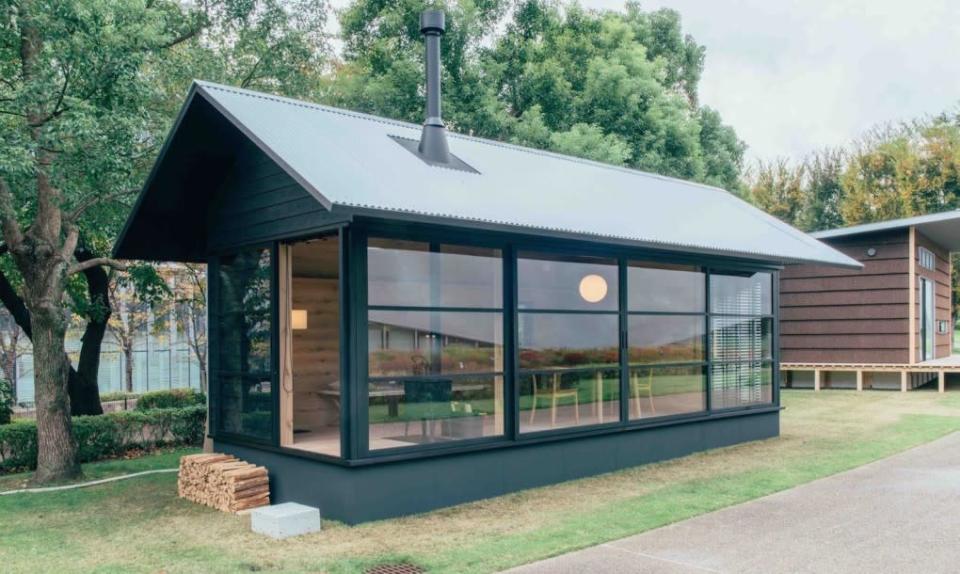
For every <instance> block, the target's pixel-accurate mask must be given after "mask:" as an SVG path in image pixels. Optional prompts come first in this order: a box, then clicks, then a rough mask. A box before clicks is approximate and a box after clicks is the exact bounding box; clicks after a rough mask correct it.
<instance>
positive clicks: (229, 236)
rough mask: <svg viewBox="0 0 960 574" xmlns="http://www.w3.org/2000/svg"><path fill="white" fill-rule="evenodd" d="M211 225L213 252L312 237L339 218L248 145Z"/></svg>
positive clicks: (220, 193)
mask: <svg viewBox="0 0 960 574" xmlns="http://www.w3.org/2000/svg"><path fill="white" fill-rule="evenodd" d="M210 214H211V217H210V219H209V221H208V248H209V249H210V250H212V251H216V250H220V249H224V248H227V247H230V246H234V245H240V244H244V243H255V242H258V241H265V240H269V239H276V238H279V237H288V236H291V235H296V234H297V233H308V232H309V231H310V230H311V229H314V228H317V227H320V226H323V225H325V224H327V223H329V222H331V221H332V220H335V219H337V217H336V216H335V215H334V214H333V213H331V212H330V211H328V210H327V209H326V208H324V206H323V204H321V203H320V202H319V201H318V200H317V199H316V198H315V197H313V195H311V194H310V192H308V191H307V190H305V189H304V188H303V187H301V186H300V184H298V183H297V182H296V181H294V179H293V178H292V177H290V176H289V175H287V174H286V172H284V171H283V169H282V168H281V167H280V166H279V165H277V164H276V163H275V162H274V161H273V160H271V159H270V158H269V157H268V156H267V155H266V154H264V153H263V152H262V151H260V149H259V148H257V147H256V146H255V145H254V144H252V143H250V142H247V143H246V144H245V145H244V147H243V148H242V149H241V150H240V151H239V153H238V155H237V161H236V162H235V163H234V165H233V166H232V167H231V169H230V172H229V174H228V175H227V178H226V180H225V181H224V183H223V185H221V186H220V189H219V190H217V193H216V196H215V198H214V200H213V205H212V207H211V209H210Z"/></svg>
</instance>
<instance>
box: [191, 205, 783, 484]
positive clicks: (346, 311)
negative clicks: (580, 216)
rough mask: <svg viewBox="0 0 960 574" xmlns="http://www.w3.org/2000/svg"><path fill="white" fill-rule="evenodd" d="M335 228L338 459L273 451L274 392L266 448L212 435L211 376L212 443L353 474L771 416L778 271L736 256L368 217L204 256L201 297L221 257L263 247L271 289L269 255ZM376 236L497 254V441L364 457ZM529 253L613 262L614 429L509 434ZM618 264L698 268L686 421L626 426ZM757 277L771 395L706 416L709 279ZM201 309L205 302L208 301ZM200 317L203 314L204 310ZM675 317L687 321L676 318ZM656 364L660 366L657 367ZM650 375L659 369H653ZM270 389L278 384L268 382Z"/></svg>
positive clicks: (214, 388) (623, 309)
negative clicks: (699, 391)
mask: <svg viewBox="0 0 960 574" xmlns="http://www.w3.org/2000/svg"><path fill="white" fill-rule="evenodd" d="M334 229H339V232H340V234H341V243H340V245H341V258H340V264H341V273H340V281H341V290H340V292H341V298H342V304H341V318H340V323H341V342H342V344H341V379H342V381H343V384H345V385H346V386H347V388H346V390H345V392H344V393H343V395H342V397H341V399H342V400H341V444H342V446H341V456H342V458H335V457H331V456H329V455H324V454H321V453H312V452H309V451H303V450H298V449H293V448H289V447H281V446H280V445H279V424H280V420H279V416H278V413H279V393H274V397H275V411H274V412H275V415H274V421H275V423H276V424H275V425H274V440H273V441H272V444H271V443H269V442H264V441H257V440H251V439H250V438H249V437H246V436H244V435H235V434H230V433H225V432H222V431H218V430H217V429H218V427H217V426H216V425H217V424H218V423H217V421H216V418H217V416H218V413H219V405H218V403H219V396H218V390H219V389H218V384H219V383H218V382H217V381H215V379H214V377H213V376H211V377H210V383H211V384H210V386H209V389H210V403H211V404H210V415H211V425H210V431H209V434H210V436H211V438H214V439H215V440H222V441H224V442H228V443H231V444H238V445H247V446H250V447H252V448H257V449H261V450H267V451H272V452H278V453H282V454H285V455H289V456H294V457H297V458H303V459H310V460H316V461H318V462H324V463H328V464H333V465H337V466H345V467H354V466H368V465H376V464H387V463H392V462H399V461H409V460H417V459H421V458H431V457H437V456H448V455H458V454H463V453H468V452H474V451H483V450H490V449H497V448H511V447H514V446H522V445H529V444H539V443H549V442H555V441H563V440H571V439H577V438H583V437H589V436H597V435H606V434H611V433H617V432H634V431H640V430H643V429H645V428H658V427H663V426H671V425H680V424H699V423H706V422H709V421H711V420H715V419H725V418H729V417H736V416H749V415H752V414H758V415H759V414H764V413H770V412H776V411H779V410H780V409H781V407H780V388H779V385H778V384H777V381H778V380H779V376H780V370H779V322H778V315H779V313H778V310H779V274H780V270H781V269H782V266H780V265H777V264H774V263H764V262H757V261H751V260H745V259H740V258H736V257H725V256H720V255H709V254H694V253H688V252H679V251H678V252H668V251H663V250H655V249H644V248H638V247H634V246H627V245H622V244H617V243H602V242H600V240H597V241H591V240H583V239H576V240H575V239H569V238H562V237H545V236H536V235H528V234H522V233H516V232H505V231H504V230H500V229H497V228H490V227H486V226H484V227H483V228H482V229H472V228H471V229H468V228H463V227H458V226H451V225H444V224H438V223H435V222H428V221H420V220H418V219H417V218H413V219H411V220H405V221H400V220H387V219H381V218H379V217H373V216H369V217H368V216H362V217H361V216H357V217H354V218H353V219H352V220H351V221H349V222H340V223H338V224H337V225H335V226H326V227H323V228H316V229H310V230H309V231H307V232H302V233H292V234H289V235H287V236H283V237H279V238H276V239H274V240H273V241H272V242H263V241H260V242H251V243H250V244H245V245H242V246H231V247H230V248H229V249H223V250H221V251H219V252H217V253H211V255H210V256H209V257H208V265H209V267H208V269H209V277H210V282H211V285H210V292H211V293H213V292H214V288H215V285H214V282H215V281H216V276H217V272H216V271H217V270H216V267H217V257H218V256H220V255H225V254H229V253H231V252H235V251H238V250H240V249H244V248H252V247H258V246H259V247H263V246H266V245H270V246H272V248H273V249H274V251H273V252H272V255H273V258H272V264H273V266H274V273H273V276H274V285H276V274H277V272H278V271H277V269H276V257H277V254H276V249H277V246H278V245H279V243H281V242H287V241H300V240H303V239H307V238H309V237H313V236H315V235H317V234H320V233H327V232H329V231H331V230H334ZM368 236H376V237H383V238H392V239H402V240H410V241H434V242H438V243H443V244H448V245H464V246H475V247H488V248H495V249H500V250H501V253H502V257H503V289H504V295H503V297H504V298H503V309H504V313H503V316H504V329H503V347H504V379H503V385H504V434H503V435H501V436H494V437H481V438H474V439H464V440H458V441H450V442H449V443H434V444H428V445H417V446H411V447H402V448H397V449H383V450H375V451H370V450H369V449H368V448H367V446H368V445H367V439H368V435H367V429H368V421H367V416H366V415H367V409H366V407H367V404H368V397H367V384H366V381H367V377H366V376H367V332H366V330H367V325H368V321H367V308H366V303H367V301H366V286H367V283H366V266H367V260H366V247H367V245H366V243H367V242H366V238H367V237H368ZM518 251H533V252H540V253H556V254H558V255H585V256H592V257H601V258H608V259H617V260H618V262H619V268H620V276H619V296H620V298H621V301H620V305H619V314H620V337H621V341H620V348H621V350H622V351H621V361H620V365H619V367H620V370H621V380H620V385H621V386H620V407H621V416H620V420H619V422H618V423H604V424H602V425H590V426H574V427H564V428H558V429H555V430H548V431H541V432H531V433H523V434H520V433H519V432H518V430H519V410H518V408H517V405H518V399H519V397H518V393H519V385H518V384H517V381H518V373H517V365H518V360H519V357H518V356H517V355H518V353H519V349H518V345H517V344H516V336H517V326H518V322H517V319H518V317H517V305H516V301H517V277H516V273H517V267H516V265H517V252H518ZM627 261H639V262H650V263H662V264H675V265H688V266H696V267H700V268H702V269H704V271H705V273H706V274H707V284H706V290H705V293H704V297H705V305H706V306H705V312H704V315H705V316H706V317H707V322H706V325H705V333H704V349H705V355H706V358H707V360H706V366H705V367H704V370H705V377H704V378H705V385H706V403H707V409H706V410H705V411H697V412H691V413H680V414H673V415H666V416H662V417H650V418H642V419H634V420H630V419H629V416H628V413H627V409H628V408H629V405H628V402H629V392H628V388H627V386H628V384H629V378H628V376H629V375H628V373H629V364H628V361H629V358H628V356H627V353H626V352H623V351H624V350H626V349H627V348H628V344H629V341H628V340H627V334H626V331H627V327H628V324H627V315H628V314H629V312H628V310H627V304H626V297H627V293H628V289H627V288H626V272H627V269H626V266H627ZM748 271H756V272H766V273H769V274H770V275H771V278H772V287H771V303H772V304H771V314H770V315H764V317H769V318H771V319H772V333H771V335H772V337H771V347H772V359H771V360H770V361H769V362H770V363H771V367H772V368H771V376H772V380H771V383H772V384H771V387H772V389H771V394H772V401H771V402H769V403H762V404H750V405H744V406H735V407H730V408H724V409H714V408H713V405H711V394H712V392H711V391H712V385H711V370H712V369H711V368H710V367H711V365H712V360H711V353H710V349H711V341H710V330H711V324H710V322H709V315H710V312H709V311H710V308H709V301H710V279H709V277H710V275H711V274H713V273H721V274H722V273H724V272H734V273H735V272H748ZM273 291H274V297H273V305H274V318H273V321H274V329H273V331H274V347H272V350H273V361H274V363H275V367H274V371H275V375H274V376H275V377H277V376H278V373H279V364H278V363H277V361H278V360H279V357H278V355H279V353H278V352H277V351H278V350H277V349H276V348H275V346H276V343H277V341H278V340H279V332H278V329H279V323H278V321H277V316H276V312H277V301H276V300H277V293H276V289H274V290H273ZM210 303H211V304H213V303H214V302H213V301H211V302H210ZM208 312H209V311H208ZM679 314H689V313H684V312H681V313H679ZM210 325H211V331H210V335H209V336H210V346H211V349H210V350H211V353H210V363H209V364H210V367H209V368H210V369H211V374H212V373H213V372H214V369H215V368H216V365H217V361H218V357H217V354H216V350H215V344H216V339H217V333H216V332H214V331H215V327H213V325H214V321H212V320H211V321H210ZM667 365H668V364H667V363H664V364H663V366H667ZM658 366H660V364H658ZM273 384H278V383H277V380H276V378H275V379H274V381H273Z"/></svg>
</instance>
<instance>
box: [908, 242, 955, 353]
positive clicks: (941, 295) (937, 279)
mask: <svg viewBox="0 0 960 574" xmlns="http://www.w3.org/2000/svg"><path fill="white" fill-rule="evenodd" d="M916 241H917V247H918V248H919V247H926V248H927V249H929V250H930V251H932V252H933V254H934V255H936V262H937V265H936V267H937V269H936V271H931V270H929V269H926V268H924V267H921V266H920V262H919V259H918V258H917V257H916V256H915V257H914V261H915V262H916V263H915V265H916V275H917V277H925V278H927V279H931V280H933V281H934V296H935V298H936V312H935V317H934V318H935V320H936V321H938V322H939V321H947V323H948V325H950V327H949V328H948V329H947V332H946V333H944V334H940V333H937V334H936V335H935V336H936V339H935V340H936V348H935V351H934V357H935V358H940V357H948V356H950V354H951V352H952V347H953V325H952V322H951V306H952V303H951V300H952V297H951V280H950V279H951V278H950V252H949V251H947V250H946V249H944V248H943V247H941V246H939V245H937V244H936V243H934V242H932V241H930V239H928V238H927V237H925V236H924V235H923V234H922V233H919V232H918V233H917V239H916ZM914 289H916V290H917V297H916V301H917V303H916V305H917V312H916V313H915V315H914V316H915V317H916V329H915V331H914V332H915V333H916V337H915V340H914V346H915V348H916V356H917V360H920V357H921V352H920V349H921V347H920V291H919V289H920V281H919V280H918V281H917V284H916V285H914Z"/></svg>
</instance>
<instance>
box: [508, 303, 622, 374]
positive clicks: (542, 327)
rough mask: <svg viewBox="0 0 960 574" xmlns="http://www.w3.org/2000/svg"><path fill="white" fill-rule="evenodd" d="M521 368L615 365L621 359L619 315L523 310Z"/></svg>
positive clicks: (521, 316) (521, 315)
mask: <svg viewBox="0 0 960 574" xmlns="http://www.w3.org/2000/svg"><path fill="white" fill-rule="evenodd" d="M519 321H520V368H521V369H544V368H557V367H583V366H599V365H613V364H616V363H617V362H618V361H619V357H620V349H619V335H618V333H619V327H618V325H619V317H617V316H616V315H607V314H603V315H593V314H577V313H575V314H571V313H562V314H560V313H521V314H520V316H519Z"/></svg>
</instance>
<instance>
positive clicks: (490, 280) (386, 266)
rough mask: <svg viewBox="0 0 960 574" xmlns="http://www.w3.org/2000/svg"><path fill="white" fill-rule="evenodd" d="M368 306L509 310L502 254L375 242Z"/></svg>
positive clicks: (369, 255)
mask: <svg viewBox="0 0 960 574" xmlns="http://www.w3.org/2000/svg"><path fill="white" fill-rule="evenodd" d="M367 267H368V277H367V287H368V293H367V298H368V301H367V302H368V304H369V305H374V306H377V305H385V306H403V307H470V308H488V309H496V308H500V307H502V306H503V262H502V259H501V254H500V250H498V249H487V248H479V247H466V246H458V245H435V246H434V248H433V250H431V246H430V244H428V243H421V242H415V241H399V240H393V239H376V238H371V239H370V241H369V244H368V247H367Z"/></svg>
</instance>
